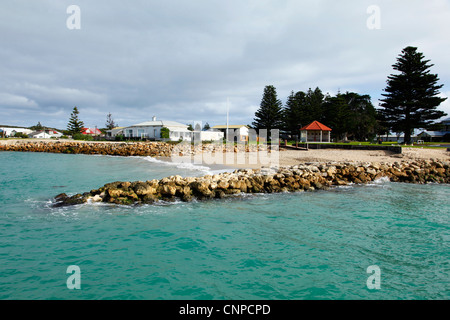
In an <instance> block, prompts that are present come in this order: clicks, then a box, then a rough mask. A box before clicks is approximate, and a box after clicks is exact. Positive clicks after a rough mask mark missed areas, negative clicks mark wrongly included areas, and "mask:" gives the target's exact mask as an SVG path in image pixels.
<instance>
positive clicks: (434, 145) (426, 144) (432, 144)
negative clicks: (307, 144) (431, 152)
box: [282, 141, 447, 149]
mask: <svg viewBox="0 0 450 320" xmlns="http://www.w3.org/2000/svg"><path fill="white" fill-rule="evenodd" d="M282 144H284V142H282ZM330 144H332V145H354V146H380V144H378V143H370V142H367V141H363V142H358V141H351V142H333V143H330ZM439 144H441V143H440V142H424V143H423V144H414V145H403V144H399V143H397V142H383V143H382V144H381V145H382V146H399V147H402V148H425V149H446V148H447V147H441V146H438V145H439ZM443 144H445V142H444V143H443ZM288 145H291V146H292V145H295V141H288ZM299 145H301V143H300V142H299Z"/></svg>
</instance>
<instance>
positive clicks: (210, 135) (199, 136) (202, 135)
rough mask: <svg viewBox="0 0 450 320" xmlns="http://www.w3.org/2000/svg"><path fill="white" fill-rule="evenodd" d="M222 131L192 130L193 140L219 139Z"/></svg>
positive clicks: (222, 134)
mask: <svg viewBox="0 0 450 320" xmlns="http://www.w3.org/2000/svg"><path fill="white" fill-rule="evenodd" d="M223 137H224V133H223V132H221V131H213V130H207V131H194V141H221V140H223Z"/></svg>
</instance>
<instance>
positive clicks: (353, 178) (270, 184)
mask: <svg viewBox="0 0 450 320" xmlns="http://www.w3.org/2000/svg"><path fill="white" fill-rule="evenodd" d="M383 177H386V178H388V179H389V180H390V181H393V182H408V183H450V163H448V162H441V161H433V160H422V161H414V162H395V163H376V162H372V163H359V164H355V163H333V162H330V163H307V164H301V165H297V166H291V167H283V168H279V169H270V168H262V169H258V170H251V169H240V170H235V171H234V172H232V173H231V172H225V173H221V174H216V175H207V176H203V177H186V178H183V177H181V176H170V177H166V178H163V179H161V180H150V181H135V182H129V181H116V182H112V183H108V184H106V185H104V186H103V187H101V188H99V189H95V190H91V191H90V192H85V193H83V194H76V195H73V196H67V195H66V194H59V195H57V196H56V197H55V203H54V206H56V207H58V206H68V205H75V204H82V203H86V202H105V203H112V204H121V205H135V204H152V203H154V202H156V201H159V200H164V201H173V200H177V199H179V200H181V201H192V200H193V199H199V200H205V199H213V198H224V197H227V196H230V195H236V194H241V193H279V192H302V191H314V190H322V189H327V188H329V187H332V186H343V185H348V184H352V183H354V184H363V183H368V182H371V181H374V180H377V179H380V178H383Z"/></svg>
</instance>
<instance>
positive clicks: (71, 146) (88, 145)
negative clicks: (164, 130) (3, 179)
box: [0, 140, 173, 157]
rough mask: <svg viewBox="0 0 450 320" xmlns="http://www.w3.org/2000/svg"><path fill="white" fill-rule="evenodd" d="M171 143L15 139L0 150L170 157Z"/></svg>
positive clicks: (1, 146) (0, 147) (2, 145)
mask: <svg viewBox="0 0 450 320" xmlns="http://www.w3.org/2000/svg"><path fill="white" fill-rule="evenodd" d="M172 150H173V145H171V144H168V143H164V142H130V143H128V142H119V143H115V142H80V141H60V140H59V141H45V142H42V141H16V142H15V143H10V144H0V151H22V152H48V153H68V154H100V155H112V156H153V157H155V156H161V157H170V156H171V154H172Z"/></svg>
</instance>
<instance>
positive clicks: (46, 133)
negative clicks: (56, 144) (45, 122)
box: [28, 129, 63, 139]
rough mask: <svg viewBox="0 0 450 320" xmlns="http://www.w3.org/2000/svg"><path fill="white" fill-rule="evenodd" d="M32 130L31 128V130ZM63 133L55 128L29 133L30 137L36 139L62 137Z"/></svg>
mask: <svg viewBox="0 0 450 320" xmlns="http://www.w3.org/2000/svg"><path fill="white" fill-rule="evenodd" d="M30 131H31V130H30ZM62 135H63V134H62V133H61V132H59V131H56V130H53V129H48V130H40V131H34V132H31V133H29V134H28V137H30V138H34V139H49V138H60V137H62Z"/></svg>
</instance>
